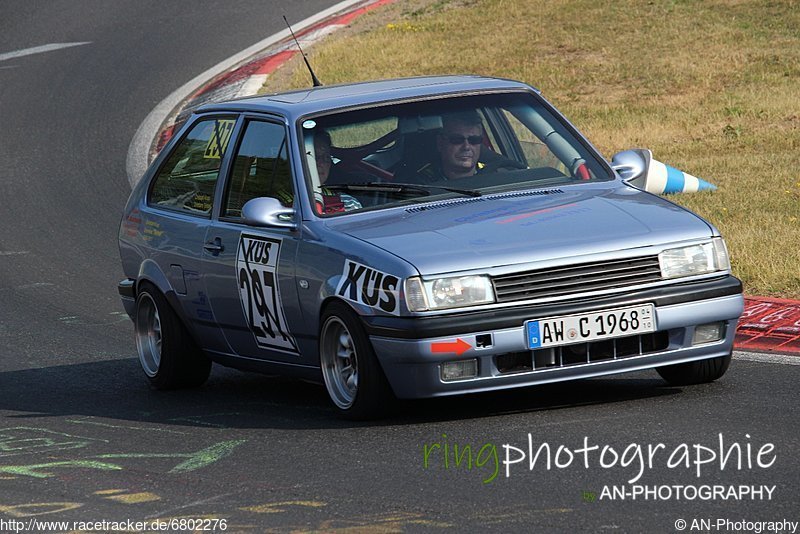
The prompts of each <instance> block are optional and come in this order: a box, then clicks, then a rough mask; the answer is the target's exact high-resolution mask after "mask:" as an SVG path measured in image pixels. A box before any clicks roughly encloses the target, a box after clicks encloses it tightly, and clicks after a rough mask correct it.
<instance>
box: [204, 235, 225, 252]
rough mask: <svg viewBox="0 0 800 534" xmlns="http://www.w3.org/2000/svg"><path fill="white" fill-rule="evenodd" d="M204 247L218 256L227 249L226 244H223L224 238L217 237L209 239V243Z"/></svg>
mask: <svg viewBox="0 0 800 534" xmlns="http://www.w3.org/2000/svg"><path fill="white" fill-rule="evenodd" d="M203 248H204V249H206V250H207V251H209V252H210V253H211V254H214V255H215V256H216V255H217V254H219V253H220V252H222V251H223V250H225V245H223V244H222V239H220V238H219V237H217V238H215V239H214V241H209V242H208V243H206V244H205V245H203Z"/></svg>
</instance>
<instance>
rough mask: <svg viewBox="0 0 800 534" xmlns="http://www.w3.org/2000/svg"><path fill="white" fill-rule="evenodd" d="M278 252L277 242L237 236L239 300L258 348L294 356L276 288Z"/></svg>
mask: <svg viewBox="0 0 800 534" xmlns="http://www.w3.org/2000/svg"><path fill="white" fill-rule="evenodd" d="M280 252H281V240H280V239H271V238H267V237H260V236H254V235H247V234H242V235H241V237H240V238H239V250H238V251H237V253H236V270H237V273H238V274H237V282H238V284H239V300H240V301H241V302H242V308H243V309H244V315H245V318H246V319H247V325H248V326H249V327H250V330H252V332H253V334H254V335H255V337H256V344H257V345H258V346H259V347H261V348H266V349H277V350H282V351H286V352H294V353H296V352H298V351H297V342H296V341H295V339H294V337H292V334H291V333H290V332H289V327H288V325H287V324H286V317H285V316H284V313H283V304H282V303H281V294H280V290H279V288H278V275H277V270H278V257H279V256H280Z"/></svg>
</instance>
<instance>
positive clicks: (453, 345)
mask: <svg viewBox="0 0 800 534" xmlns="http://www.w3.org/2000/svg"><path fill="white" fill-rule="evenodd" d="M471 348H472V345H470V344H469V343H467V342H466V341H464V340H463V339H461V338H458V339H456V340H455V341H439V342H436V343H431V352H434V353H451V352H455V353H456V354H457V355H459V356H461V355H462V354H464V353H465V352H467V351H468V350H469V349H471Z"/></svg>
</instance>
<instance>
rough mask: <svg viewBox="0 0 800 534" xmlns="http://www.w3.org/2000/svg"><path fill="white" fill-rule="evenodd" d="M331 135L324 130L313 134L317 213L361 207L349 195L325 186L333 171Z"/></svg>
mask: <svg viewBox="0 0 800 534" xmlns="http://www.w3.org/2000/svg"><path fill="white" fill-rule="evenodd" d="M331 144H332V143H331V135H330V134H329V133H328V132H327V131H325V130H319V131H317V132H315V134H314V159H315V160H316V162H317V175H318V176H319V183H320V188H321V191H320V192H316V193H314V197H315V199H314V200H315V201H316V202H315V203H316V210H317V213H335V212H340V211H350V210H355V209H359V208H361V207H362V206H361V203H360V202H359V201H358V200H357V199H356V198H354V197H353V196H351V195H348V194H345V193H341V194H338V193H334V192H333V191H330V190H328V189H326V188H325V182H326V181H327V180H328V178H329V177H330V176H331V173H335V167H334V166H333V159H332V157H331Z"/></svg>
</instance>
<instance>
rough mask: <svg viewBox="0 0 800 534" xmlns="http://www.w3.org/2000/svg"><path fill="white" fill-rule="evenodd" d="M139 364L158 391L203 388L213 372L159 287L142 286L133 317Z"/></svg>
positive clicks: (146, 284) (209, 361) (208, 361)
mask: <svg viewBox="0 0 800 534" xmlns="http://www.w3.org/2000/svg"><path fill="white" fill-rule="evenodd" d="M134 328H135V332H136V349H137V352H138V353H139V363H140V364H141V365H142V369H143V370H144V374H145V375H147V379H148V380H149V381H150V384H151V385H152V386H153V387H155V388H156V389H177V388H183V387H193V386H200V385H202V384H203V383H204V382H205V381H206V380H207V379H208V375H209V373H210V372H211V360H209V359H208V358H207V357H206V356H205V355H204V354H203V353H202V352H200V350H199V349H198V348H197V345H196V344H195V342H194V340H192V338H191V336H190V335H189V332H187V331H186V327H185V326H184V325H183V323H181V321H180V319H179V318H178V316H177V314H176V313H175V311H174V310H173V309H172V307H171V306H170V305H169V303H168V302H167V299H166V298H165V297H164V295H162V294H161V292H160V291H159V290H158V289H156V287H155V286H154V285H152V284H149V283H146V282H145V283H142V285H141V287H140V288H139V292H138V295H137V296H136V315H135V317H134Z"/></svg>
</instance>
